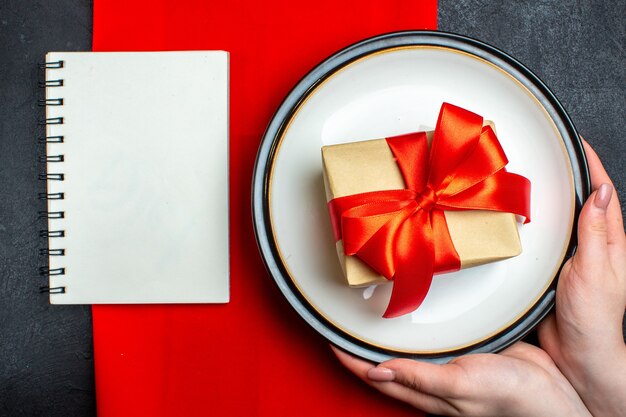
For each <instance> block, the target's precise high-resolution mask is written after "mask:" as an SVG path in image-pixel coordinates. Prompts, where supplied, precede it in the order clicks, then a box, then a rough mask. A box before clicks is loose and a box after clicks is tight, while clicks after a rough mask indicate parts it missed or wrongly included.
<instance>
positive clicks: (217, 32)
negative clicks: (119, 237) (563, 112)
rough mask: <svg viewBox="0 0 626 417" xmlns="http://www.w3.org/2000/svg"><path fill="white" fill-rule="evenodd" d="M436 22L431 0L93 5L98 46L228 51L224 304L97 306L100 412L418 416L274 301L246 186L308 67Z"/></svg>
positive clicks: (143, 0)
mask: <svg viewBox="0 0 626 417" xmlns="http://www.w3.org/2000/svg"><path fill="white" fill-rule="evenodd" d="M436 23H437V4H436V1H435V0H421V1H414V0H406V1H401V0H396V1H387V2H383V1H378V2H374V1H369V2H368V1H364V2H363V1H361V2H356V1H355V2H352V1H349V2H337V1H330V0H319V1H315V2H297V1H278V0H275V1H253V0H247V1H242V0H227V1H224V0H223V1H215V2H209V1H204V0H151V1H148V0H137V1H133V2H129V1H127V0H106V1H104V0H95V1H94V25H93V28H94V32H93V49H94V51H154V50H193V49H221V50H227V51H229V52H230V53H231V55H230V59H231V80H230V92H231V95H230V97H231V107H230V110H231V119H230V126H231V128H230V239H231V240H230V251H231V260H230V261H231V262H230V265H231V277H230V280H231V302H230V303H229V304H225V305H146V306H139V305H137V306H94V307H93V327H94V350H95V367H96V391H97V408H98V414H99V415H100V417H113V416H115V417H123V416H133V417H135V416H157V417H158V416H196V415H197V416H204V415H227V416H277V415H298V416H318V415H320V414H326V413H328V412H330V411H332V413H333V415H342V416H346V417H349V416H361V415H391V414H392V413H393V415H407V416H408V415H414V410H412V409H410V408H408V407H407V406H405V405H403V404H401V403H399V402H396V401H394V400H391V399H388V398H386V397H385V396H383V395H381V394H378V393H376V392H375V391H374V390H373V389H372V388H370V387H368V386H367V385H365V384H364V383H362V382H360V381H358V380H357V379H356V377H354V376H352V375H351V374H349V373H348V372H347V371H346V370H345V369H344V368H343V367H342V366H341V365H340V364H339V363H338V361H337V360H336V359H335V358H334V356H333V354H332V353H331V351H330V349H329V348H328V343H327V342H326V341H325V340H324V339H323V338H322V337H321V336H319V335H318V334H317V333H315V332H314V331H313V330H312V329H310V328H309V327H308V326H307V325H306V324H305V322H304V321H303V320H302V319H300V317H298V316H297V314H296V313H295V312H294V311H292V309H291V307H290V306H289V305H288V303H287V302H286V301H285V300H284V299H283V298H282V295H281V294H280V292H279V291H278V290H277V289H276V288H275V286H274V284H273V282H272V278H271V277H270V276H269V275H268V274H267V272H266V271H265V268H264V266H263V263H262V261H261V259H260V256H259V254H258V251H257V248H256V243H255V240H254V234H253V230H252V221H251V215H250V210H251V209H250V183H251V177H252V169H253V164H254V158H255V156H256V151H257V148H258V145H259V142H260V140H261V137H262V134H263V131H264V129H265V127H266V125H267V123H268V122H269V120H270V118H271V116H272V114H273V112H274V111H275V110H276V108H277V107H278V105H279V104H280V102H281V100H282V99H283V98H284V97H285V95H286V94H287V93H288V92H289V90H290V89H291V88H292V87H293V86H294V85H295V84H296V83H297V81H298V80H299V79H300V78H301V77H302V76H303V75H304V74H306V72H307V71H309V70H310V69H312V68H313V67H314V66H315V65H316V64H317V63H318V62H320V61H321V60H323V59H324V58H326V57H328V56H329V55H331V54H332V53H334V52H336V51H337V50H339V49H341V48H343V47H345V46H347V45H350V44H351V43H354V42H356V41H359V40H361V39H364V38H367V37H370V36H374V35H377V34H381V33H385V32H391V31H396V30H408V29H434V28H436ZM155 88H158V86H155Z"/></svg>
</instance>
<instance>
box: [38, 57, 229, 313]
mask: <svg viewBox="0 0 626 417" xmlns="http://www.w3.org/2000/svg"><path fill="white" fill-rule="evenodd" d="M43 67H44V68H45V82H44V83H43V84H42V86H43V87H45V97H46V98H45V100H43V101H42V105H44V106H45V109H46V111H45V113H46V118H45V121H44V122H43V123H44V124H45V125H46V133H45V137H44V138H42V139H41V141H42V142H44V143H45V144H46V156H45V157H44V158H43V159H44V162H45V164H46V167H47V172H46V173H44V174H42V176H41V179H43V180H45V181H46V183H47V192H46V193H42V194H41V195H40V198H44V199H47V204H48V207H47V211H46V212H44V213H43V214H44V217H46V218H47V229H46V230H42V232H41V236H42V238H43V240H46V244H44V247H43V248H42V250H41V254H42V255H43V256H45V257H47V260H48V262H47V263H48V265H47V266H45V267H42V269H41V271H40V272H41V274H42V275H46V276H48V280H49V283H48V285H47V286H43V287H42V288H41V290H42V292H47V293H49V294H50V302H51V303H52V304H115V303H224V302H228V300H229V269H228V53H227V52H223V51H193V52H51V53H48V54H47V55H46V63H45V64H43Z"/></svg>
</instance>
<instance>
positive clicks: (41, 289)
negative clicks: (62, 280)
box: [39, 285, 65, 294]
mask: <svg viewBox="0 0 626 417" xmlns="http://www.w3.org/2000/svg"><path fill="white" fill-rule="evenodd" d="M39 293H40V294H44V293H48V294H65V287H48V286H47V285H42V286H41V287H39Z"/></svg>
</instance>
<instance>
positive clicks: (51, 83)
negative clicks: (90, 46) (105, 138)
mask: <svg viewBox="0 0 626 417" xmlns="http://www.w3.org/2000/svg"><path fill="white" fill-rule="evenodd" d="M64 66H65V62H64V61H62V60H59V61H53V62H43V63H41V64H39V68H40V69H41V70H44V71H47V70H57V69H60V68H64ZM63 83H64V80H63V79H61V78H56V79H50V80H48V79H46V80H45V81H42V82H40V83H39V87H40V88H54V87H63ZM60 91H62V90H60ZM48 93H49V92H48ZM37 104H38V105H39V106H40V107H48V106H51V107H52V106H55V107H57V106H63V105H64V99H63V98H62V97H54V98H49V97H46V98H43V99H40V100H38V101H37ZM38 124H39V126H44V127H45V126H48V125H62V124H64V119H63V117H46V118H45V119H43V120H40V121H39V123H38ZM37 142H38V143H39V144H41V145H44V146H45V145H47V144H59V143H64V142H65V137H64V136H63V135H57V134H55V135H48V134H47V132H46V134H44V135H43V136H40V137H38V138H37ZM38 160H39V162H40V163H41V164H46V165H47V164H50V163H62V162H64V160H65V156H64V155H62V154H59V155H45V154H44V155H43V156H39V157H38ZM38 179H39V180H40V181H45V182H46V184H47V182H48V181H65V174H63V173H60V172H58V171H57V172H54V173H48V172H47V170H46V167H44V169H43V170H42V172H41V173H39V176H38ZM38 198H39V199H40V200H63V199H65V193H63V192H54V193H50V192H45V193H39V197H38ZM64 218H65V212H64V211H49V210H42V211H39V213H38V219H40V220H45V221H46V223H48V225H49V227H51V226H52V224H53V222H50V220H58V219H64ZM39 237H40V238H42V239H46V240H48V242H49V241H50V239H52V238H63V237H65V230H49V229H42V230H40V231H39ZM46 246H47V245H46ZM39 255H40V256H43V257H46V259H48V258H49V257H53V256H54V257H57V256H65V249H64V248H49V247H45V248H40V249H39ZM60 275H65V268H64V267H60V268H51V267H50V266H42V267H40V268H39V276H45V277H52V276H60ZM65 291H66V287H65V286H55V287H50V286H48V285H45V286H40V287H39V292H40V293H42V294H43V293H48V294H65Z"/></svg>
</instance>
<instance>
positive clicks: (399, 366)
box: [368, 359, 458, 398]
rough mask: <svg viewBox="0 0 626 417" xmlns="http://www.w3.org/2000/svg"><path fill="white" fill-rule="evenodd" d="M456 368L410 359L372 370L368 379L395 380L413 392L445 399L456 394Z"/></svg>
mask: <svg viewBox="0 0 626 417" xmlns="http://www.w3.org/2000/svg"><path fill="white" fill-rule="evenodd" d="M381 368H382V369H381ZM456 368H457V366H456V365H454V364H444V365H438V364H432V363H426V362H418V361H414V360H410V359H392V360H390V361H387V362H383V363H381V364H380V365H379V366H378V367H376V368H374V369H371V370H370V372H369V373H368V377H369V378H370V379H372V380H379V381H384V380H388V381H389V380H393V381H395V382H397V383H399V384H402V385H404V386H405V387H408V388H410V389H411V390H414V391H418V392H421V393H424V394H428V395H433V396H436V397H443V398H445V397H449V396H453V395H454V394H456V392H455V388H456V386H457V382H458V375H457V374H456V372H455V371H457V369H456Z"/></svg>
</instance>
